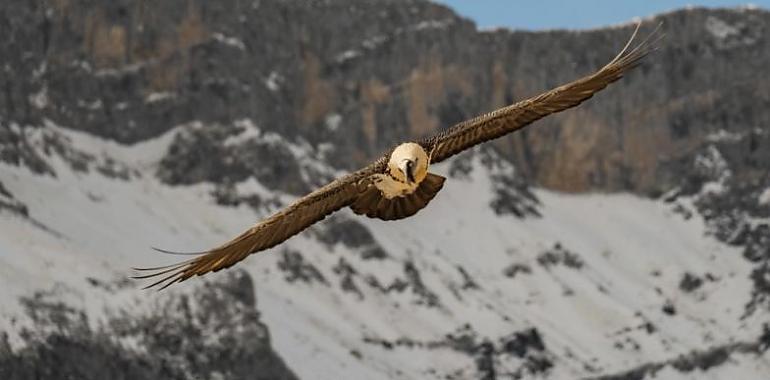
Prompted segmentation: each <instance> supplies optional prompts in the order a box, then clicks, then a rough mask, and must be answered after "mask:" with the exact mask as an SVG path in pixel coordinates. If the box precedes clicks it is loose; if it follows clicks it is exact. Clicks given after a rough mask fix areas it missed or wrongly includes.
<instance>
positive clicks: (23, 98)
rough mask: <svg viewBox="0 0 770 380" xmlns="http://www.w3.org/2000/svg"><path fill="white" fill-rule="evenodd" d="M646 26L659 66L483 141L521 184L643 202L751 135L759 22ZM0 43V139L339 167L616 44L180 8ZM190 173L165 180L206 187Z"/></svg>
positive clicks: (40, 18)
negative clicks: (16, 131)
mask: <svg viewBox="0 0 770 380" xmlns="http://www.w3.org/2000/svg"><path fill="white" fill-rule="evenodd" d="M661 21H662V22H663V23H664V29H665V32H666V39H665V41H664V42H663V44H662V46H661V50H660V51H659V52H658V53H657V54H655V55H654V56H652V57H650V59H649V60H648V62H647V63H646V64H645V65H643V66H642V67H641V68H640V69H638V70H637V71H636V72H634V73H632V74H631V75H629V77H628V78H625V79H624V80H623V81H622V82H621V83H619V84H616V85H614V86H613V87H612V88H610V89H609V90H607V91H606V92H605V93H602V94H600V95H599V96H597V97H596V99H593V100H591V101H590V102H589V103H588V104H586V105H585V106H582V107H580V108H578V109H576V110H572V111H570V112H568V113H565V114H564V115H560V116H556V117H551V118H548V119H547V120H544V121H541V122H539V123H538V125H537V127H536V128H531V129H529V130H527V131H526V132H524V133H520V134H518V135H516V136H514V137H509V138H505V139H502V140H501V141H500V142H499V143H498V145H499V147H501V148H502V150H503V151H504V152H506V155H508V157H510V158H511V159H512V160H513V161H514V162H515V163H517V164H518V167H519V168H520V170H521V171H522V173H523V174H524V175H526V176H528V177H529V178H532V179H534V180H535V182H536V183H538V184H540V185H543V186H545V187H548V188H552V189H558V190H566V191H585V190H609V191H615V190H631V191H635V192H641V193H659V192H663V191H667V190H670V189H671V188H672V187H674V186H675V185H676V183H675V182H676V181H675V179H674V178H672V177H676V176H677V175H678V173H671V172H669V171H667V170H666V169H667V168H668V167H669V166H670V164H671V163H672V162H676V161H677V160H681V159H683V158H687V157H692V155H693V154H694V153H693V152H694V150H696V149H697V148H698V146H699V145H702V144H703V143H704V142H705V141H706V139H707V137H708V136H711V135H714V134H719V133H735V134H741V135H750V134H751V133H753V132H752V131H753V130H754V129H755V128H758V127H761V126H763V125H767V123H768V121H769V120H768V119H770V116H768V111H767V110H768V109H769V107H768V106H770V90H768V89H769V88H770V83H768V80H769V79H768V78H766V77H765V76H762V75H756V73H758V72H762V70H763V67H764V66H765V64H766V63H767V60H768V58H767V57H765V56H763V54H764V53H763V52H765V51H768V49H770V31H769V30H766V29H767V28H765V25H767V24H768V22H770V13H768V12H765V11H761V10H748V9H747V10H741V11H736V10H722V11H708V10H702V9H696V10H688V11H679V12H674V13H670V14H666V15H662V16H659V17H656V18H655V19H654V20H647V21H646V24H645V27H644V28H643V30H642V35H644V34H645V33H646V32H649V30H650V28H652V27H654V26H655V25H657V23H659V22H661ZM0 28H2V29H0V31H1V32H2V34H3V35H4V36H8V37H7V38H4V40H3V42H2V43H0V54H2V57H3V58H2V59H3V60H4V61H5V62H4V64H3V65H2V66H3V77H2V84H1V85H2V87H3V90H2V91H0V116H1V117H2V120H3V123H2V124H3V125H4V128H7V126H8V125H9V124H10V123H16V124H18V125H21V126H31V127H32V126H35V125H40V124H41V122H42V120H44V119H50V120H52V121H54V122H56V123H57V124H60V125H65V126H68V127H70V128H76V129H79V130H83V131H88V132H90V133H93V134H96V135H98V136H103V137H107V138H110V139H114V140H116V141H120V142H128V143H132V142H137V141H141V140H144V139H147V138H150V137H154V136H158V135H160V134H161V133H163V132H165V131H167V130H169V129H170V128H171V127H173V126H175V125H178V124H183V123H185V122H189V121H192V120H198V121H202V122H205V123H222V124H230V123H232V122H233V121H236V120H240V119H245V118H248V119H252V120H254V122H255V123H256V124H257V125H258V126H260V127H262V128H264V129H268V130H270V131H274V132H277V133H279V134H281V135H283V136H286V137H287V138H289V139H293V140H296V139H303V140H306V141H308V142H309V143H310V144H312V145H313V146H315V147H319V146H328V145H329V144H333V146H334V149H333V151H331V152H329V157H330V159H331V160H332V161H333V162H334V163H335V164H336V165H337V166H340V167H344V168H347V169H351V168H354V167H356V166H358V165H360V164H362V163H364V162H366V160H369V159H371V158H373V157H375V156H376V155H377V154H379V153H380V152H381V151H383V150H384V149H386V148H387V147H389V146H390V145H391V144H393V143H396V142H399V141H402V140H403V139H406V138H416V137H420V136H423V135H426V134H429V133H431V132H434V131H436V130H438V129H441V128H446V127H449V126H450V125H452V124H453V123H455V122H457V121H460V120H462V119H465V118H468V117H472V116H474V115H477V114H479V113H482V112H484V111H489V110H492V109H494V108H495V107H499V106H502V105H504V104H508V103H510V102H512V101H514V100H516V99H520V98H523V97H526V96H530V95H533V94H536V93H538V92H539V91H543V90H546V89H549V88H552V87H554V86H556V85H559V84H561V83H564V82H567V81H571V80H573V79H575V78H577V77H579V76H581V75H584V74H587V73H590V72H592V71H593V70H596V69H597V68H598V67H600V66H602V65H603V64H605V63H606V62H607V61H608V60H609V59H610V58H611V57H613V56H614V54H615V53H617V52H618V50H619V49H620V47H621V46H622V45H623V43H624V42H625V41H626V39H627V38H628V37H629V36H630V32H631V30H632V26H630V25H628V26H623V27H615V28H608V29H600V30H591V31H580V32H568V31H552V32H539V33H532V32H511V31H507V30H495V31H478V30H477V29H476V28H475V27H474V25H473V24H472V23H470V22H469V21H467V20H464V19H462V18H459V17H458V16H456V15H455V14H453V13H452V12H451V11H450V10H448V9H447V8H445V7H443V6H440V5H437V4H432V3H428V2H424V1H407V2H391V1H315V2H312V3H311V4H309V5H308V4H307V3H306V2H304V1H253V2H243V1H219V2H206V1H181V0H180V1H170V2H164V3H163V4H159V3H155V2H144V1H111V2H103V1H84V0H83V1H75V0H73V1H48V2H32V3H20V2H6V3H5V4H3V5H1V6H0ZM324 144H326V145H324ZM757 151H758V150H757V147H754V148H753V149H747V150H745V151H744V152H743V153H742V154H743V157H742V158H741V159H742V160H753V161H758V157H756V155H757V153H756V152H757ZM191 154H200V153H193V152H189V153H188V154H187V155H186V156H175V159H187V160H188V161H191V162H196V161H195V159H194V157H193V156H191ZM9 156H11V155H10V154H9V153H6V154H5V159H6V160H10V159H13V158H12V157H10V158H9ZM197 165H199V166H200V167H194V168H188V169H190V172H191V173H192V174H190V176H191V177H189V178H179V177H174V178H168V180H170V181H172V182H180V181H181V182H194V181H199V180H201V179H205V178H207V177H211V176H212V175H214V174H213V173H209V174H201V171H204V172H205V171H207V170H208V171H213V170H215V169H213V168H211V167H208V168H207V167H206V166H205V165H206V164H204V163H198V164H197ZM279 186H280V185H279Z"/></svg>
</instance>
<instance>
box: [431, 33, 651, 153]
mask: <svg viewBox="0 0 770 380" xmlns="http://www.w3.org/2000/svg"><path fill="white" fill-rule="evenodd" d="M661 26H662V23H661V24H658V26H657V27H656V28H655V29H654V30H653V31H652V32H651V33H650V34H649V35H648V36H647V37H646V38H645V39H644V40H642V41H641V42H640V43H638V44H637V45H636V46H634V47H633V48H632V44H633V42H634V40H635V39H636V36H637V34H638V32H639V28H640V27H641V22H640V23H639V24H637V26H636V29H635V30H634V33H633V34H632V36H631V38H630V39H629V40H628V42H627V43H626V45H625V46H624V47H623V49H622V50H621V51H620V53H618V55H617V56H615V58H614V59H612V60H611V61H610V62H609V63H608V64H607V65H605V66H604V67H602V68H601V69H600V70H599V71H597V72H595V73H593V74H591V75H589V76H586V77H583V78H581V79H578V80H576V81H574V82H571V83H568V84H565V85H563V86H560V87H557V88H555V89H552V90H550V91H548V92H545V93H543V94H540V95H538V96H535V97H533V98H529V99H526V100H523V101H520V102H517V103H515V104H512V105H510V106H507V107H503V108H500V109H498V110H496V111H493V112H490V113H487V114H484V115H481V116H478V117H476V118H473V119H470V120H467V121H464V122H462V123H459V124H457V125H455V126H453V127H452V128H449V129H448V130H446V131H444V132H441V133H439V134H437V135H434V136H432V137H430V138H427V139H425V140H423V141H422V142H421V145H422V146H423V147H424V148H425V149H426V150H427V151H428V152H430V155H431V163H435V162H441V161H443V160H445V159H447V158H449V157H451V156H453V155H455V154H457V153H460V152H462V151H463V150H465V149H468V148H470V147H472V146H474V145H477V144H480V143H483V142H485V141H489V140H492V139H495V138H498V137H501V136H504V135H506V134H508V133H511V132H513V131H516V130H518V129H521V128H523V127H525V126H527V125H529V124H531V123H532V122H534V121H536V120H539V119H541V118H543V117H545V116H547V115H550V114H553V113H557V112H560V111H563V110H566V109H569V108H572V107H575V106H577V105H579V104H581V103H582V102H584V101H586V100H588V99H589V98H591V97H592V96H593V95H594V94H595V93H597V92H599V91H601V90H603V89H604V88H606V87H607V86H608V85H609V84H611V83H613V82H615V81H617V80H619V79H620V78H622V77H623V75H624V74H625V73H626V72H628V71H629V70H631V69H633V68H634V67H636V66H638V65H639V64H640V63H641V61H642V59H644V57H646V56H647V55H648V54H650V53H651V52H653V51H655V50H657V49H658V47H657V45H658V43H659V42H660V40H661V39H662V38H663V34H659V31H660V28H661Z"/></svg>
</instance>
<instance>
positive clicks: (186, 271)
mask: <svg viewBox="0 0 770 380" xmlns="http://www.w3.org/2000/svg"><path fill="white" fill-rule="evenodd" d="M382 162H384V161H383V159H380V160H379V161H377V162H375V163H374V164H372V165H369V166H368V167H366V168H364V169H361V170H359V171H357V172H355V173H352V174H349V175H347V176H345V177H342V178H340V179H337V180H335V181H334V182H332V183H330V184H328V185H326V186H324V187H322V188H320V189H318V190H316V191H313V192H312V193H310V194H308V195H306V196H305V197H303V198H300V199H299V200H297V201H296V202H294V203H292V204H291V205H289V206H288V207H286V208H284V209H283V210H281V211H279V212H277V213H275V214H274V215H273V216H271V217H269V218H267V219H265V220H263V221H261V222H259V223H257V224H256V225H254V226H253V227H251V228H249V229H248V230H246V231H244V232H243V233H242V234H240V235H238V236H237V237H235V238H234V239H232V240H230V241H228V242H227V243H224V244H222V245H221V246H219V247H216V248H214V249H211V250H209V251H207V252H202V253H200V254H199V256H198V257H195V258H194V259H192V260H188V261H185V262H181V263H178V264H174V265H170V266H166V267H158V268H135V269H136V270H138V271H146V272H149V273H148V274H144V275H140V276H135V277H134V278H136V279H144V278H158V280H157V281H156V282H154V283H152V284H150V285H149V286H147V288H150V287H154V286H160V289H164V288H166V287H168V286H170V285H172V284H174V283H177V282H182V281H184V280H187V279H188V278H190V277H193V276H199V275H202V274H205V273H208V272H216V271H218V270H221V269H225V268H228V267H230V266H232V265H233V264H235V263H237V262H239V261H241V260H243V259H244V258H246V256H248V255H250V254H252V253H256V252H259V251H263V250H266V249H268V248H271V247H274V246H276V245H278V244H280V243H281V242H283V241H284V240H286V239H288V238H290V237H292V236H294V235H296V234H297V233H299V232H300V231H302V230H304V229H306V228H308V227H310V225H312V224H313V223H316V222H318V221H320V220H322V219H324V218H325V217H326V216H327V215H329V214H331V213H333V212H335V211H337V210H339V209H341V208H343V207H345V206H348V205H350V204H352V203H353V202H354V201H355V199H356V198H357V196H358V194H359V193H360V191H361V190H363V188H365V187H366V186H367V184H368V183H367V182H366V181H367V178H368V177H369V175H370V174H372V173H374V172H375V171H377V170H381V168H380V167H381V166H383V165H382ZM159 251H161V252H167V253H174V252H168V251H163V250H159Z"/></svg>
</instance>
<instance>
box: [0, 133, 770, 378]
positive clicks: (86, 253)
mask: <svg viewBox="0 0 770 380" xmlns="http://www.w3.org/2000/svg"><path fill="white" fill-rule="evenodd" d="M239 125H241V126H248V128H244V129H243V130H240V131H239V132H237V133H238V134H236V135H234V136H230V137H226V138H223V139H222V143H227V144H256V143H265V144H275V145H279V146H281V147H283V148H284V149H286V150H287V151H289V152H291V154H292V157H294V159H295V161H294V162H295V163H296V164H297V165H298V167H300V168H301V171H303V172H304V171H305V170H308V171H309V170H313V171H315V172H318V173H325V174H326V175H329V176H331V175H334V174H335V171H334V170H332V169H331V168H329V167H328V166H325V165H323V164H320V162H322V161H320V160H314V158H315V157H316V155H317V152H315V151H313V150H312V149H311V148H309V147H307V146H302V145H297V144H293V143H291V142H288V141H286V140H283V139H282V138H281V137H280V136H278V135H275V134H271V133H269V132H265V131H261V130H260V129H259V128H258V127H257V126H254V125H253V124H252V123H250V122H248V121H242V122H240V123H239ZM201 128H206V126H203V125H199V124H190V125H182V126H179V127H176V128H174V129H172V130H171V131H170V132H168V133H167V134H164V135H163V136H161V137H159V138H157V139H152V140H148V141H145V142H142V143H138V144H135V145H120V144H117V143H114V142H110V141H105V140H103V139H100V138H96V137H93V136H91V135H88V134H86V133H82V132H74V131H72V130H69V129H66V128H62V127H59V126H56V125H53V124H50V123H49V124H47V125H45V126H43V127H41V128H37V129H34V130H30V129H27V130H24V131H23V132H21V134H20V136H21V137H20V138H21V139H22V140H24V141H26V144H27V146H28V147H29V151H30V152H34V153H35V154H36V155H37V156H38V157H40V158H41V162H44V163H45V164H46V167H48V168H49V170H50V171H51V174H43V175H38V174H35V173H34V172H32V171H31V170H30V169H29V168H26V167H23V166H13V165H8V164H3V165H2V166H1V167H0V178H2V184H3V193H4V198H3V199H4V204H7V205H9V206H7V207H6V208H5V209H4V210H3V213H2V218H0V223H2V228H1V229H0V231H2V234H1V235H0V253H1V255H0V261H2V262H1V263H0V264H1V265H0V268H2V272H0V273H1V274H2V279H3V285H4V286H3V287H2V290H1V292H2V300H3V310H2V326H3V331H4V333H3V338H2V343H0V355H1V356H0V358H2V359H0V360H2V364H3V365H2V366H1V367H0V368H3V370H4V371H9V372H8V373H9V374H10V377H5V376H4V378H27V377H26V375H28V374H31V373H42V374H45V373H46V372H45V371H48V370H50V371H54V368H55V367H54V366H56V365H58V361H59V360H65V358H69V357H70V356H74V357H76V356H77V355H78V354H77V353H75V352H71V350H74V349H76V348H77V349H78V350H80V351H85V352H89V353H94V352H99V354H100V355H102V357H99V360H100V361H101V360H108V361H111V360H114V358H116V357H117V358H120V359H121V360H119V361H118V362H117V363H116V364H114V365H110V368H99V371H101V372H97V373H98V374H105V373H111V374H114V373H121V372H123V373H124V375H123V378H132V377H134V378H138V377H143V376H145V377H152V376H147V375H149V374H153V375H154V376H155V377H162V375H164V374H168V375H169V376H170V377H174V378H176V377H179V378H184V377H185V376H193V377H194V376H201V375H202V376H203V377H207V378H215V377H216V376H219V377H216V378H240V377H242V376H243V374H244V373H251V372H243V371H245V368H249V366H251V368H252V369H254V370H256V371H261V370H262V369H261V368H262V367H261V364H262V362H261V360H264V362H266V363H267V364H265V366H266V367H267V368H269V369H270V370H271V371H274V372H271V374H273V373H276V374H281V375H282V376H283V375H285V376H286V377H290V376H291V375H290V373H293V374H294V375H296V376H297V377H298V378H303V379H304V378H314V379H318V378H324V379H336V378H367V379H378V378H382V379H386V378H412V379H422V378H457V379H465V378H494V375H493V374H496V375H497V377H498V378H507V377H513V378H531V377H535V378H553V379H559V378H583V377H585V378H592V377H598V376H601V375H606V374H616V373H623V372H624V371H628V370H635V371H637V372H634V373H638V375H629V377H627V378H644V375H649V376H655V374H657V376H662V377H663V378H698V379H703V378H715V379H720V378H725V377H727V376H728V374H735V375H737V376H739V378H761V376H762V374H766V373H768V371H770V364H768V362H767V354H763V352H764V350H765V349H766V347H767V345H768V344H769V343H770V342H769V341H768V339H770V332H768V330H767V326H766V325H764V327H763V323H764V322H766V321H767V313H766V312H764V311H761V312H754V313H747V309H746V306H747V304H749V303H750V302H751V300H752V289H753V286H752V281H751V280H750V276H751V272H752V270H753V265H752V263H751V262H750V261H747V260H746V259H745V258H744V257H743V256H742V255H741V251H740V249H738V248H736V247H732V246H729V245H727V244H724V243H722V242H720V241H718V239H716V238H715V237H714V236H710V235H709V234H708V231H709V224H708V223H707V222H706V221H705V220H704V218H703V217H702V216H701V215H700V214H699V213H698V211H697V210H698V209H697V206H696V205H695V203H696V200H697V197H689V196H684V197H680V198H677V199H676V200H673V201H671V200H669V201H668V202H666V201H664V200H657V201H655V200H649V199H643V198H640V197H637V196H634V195H629V194H615V195H612V194H593V195H567V194H561V193H556V192H552V191H547V190H543V189H535V190H530V189H529V188H528V187H527V186H526V185H525V184H523V183H521V182H520V181H517V179H516V174H515V170H514V169H513V167H512V166H511V165H510V164H508V163H507V161H505V160H503V159H501V158H500V157H499V156H498V155H497V154H496V153H495V152H494V151H493V150H489V149H477V150H475V151H473V152H471V153H469V154H464V155H461V156H460V157H459V158H457V159H455V160H453V161H451V162H449V163H447V164H442V165H439V166H438V168H437V170H438V172H439V173H441V174H443V175H447V176H449V177H450V181H449V182H448V183H447V186H446V188H445V189H444V190H443V191H442V192H441V193H440V195H439V196H438V197H437V199H435V200H434V202H432V203H431V205H430V207H428V208H427V209H425V210H423V211H421V212H420V213H419V214H418V215H416V216H415V217H414V218H410V219H408V220H403V221H400V222H382V221H376V220H368V219H363V218H360V217H354V216H353V215H352V213H350V212H347V211H345V212H342V213H340V214H339V215H335V216H334V217H333V218H332V219H330V220H327V221H325V222H324V223H321V224H320V225H318V226H316V227H313V228H311V229H310V230H308V231H306V232H305V233H303V234H301V235H299V236H298V237H295V238H293V239H291V240H290V241H289V242H288V243H287V244H285V245H282V246H280V247H278V248H275V249H272V250H271V251H269V252H266V253H264V254H260V255H256V256H253V257H251V258H249V259H248V260H246V261H245V262H244V263H243V264H241V265H239V266H238V267H237V268H236V269H233V270H228V271H223V272H220V273H216V274H213V275H210V276H206V278H196V279H194V280H191V281H188V282H186V283H183V284H180V285H179V286H174V287H173V288H171V289H169V290H168V291H164V292H160V293H157V292H152V291H141V290H139V287H140V285H141V283H138V282H136V281H132V280H128V279H127V276H128V275H130V274H131V271H130V269H129V268H130V267H132V266H142V265H156V264H157V265H162V264H166V263H169V262H173V261H174V260H177V259H178V258H177V257H168V256H164V255H160V254H158V253H155V252H153V251H151V250H149V249H148V247H149V246H151V245H156V246H162V247H167V248H173V249H179V250H189V249H200V248H202V247H208V246H212V245H215V244H217V243H220V242H222V241H224V240H226V239H228V238H230V237H231V236H232V235H234V234H236V233H238V232H240V231H241V230H242V229H243V228H245V227H246V226H249V225H250V224H251V223H253V222H254V221H255V220H257V219H259V218H261V217H264V216H265V215H267V213H269V212H270V211H271V210H274V209H276V208H277V207H280V205H282V204H285V203H286V202H288V201H289V200H290V199H291V198H292V197H291V196H290V195H287V194H285V193H281V192H276V191H270V190H267V189H266V188H265V187H264V186H262V185H261V184H260V183H259V182H258V181H256V180H254V179H253V178H250V179H247V180H244V181H242V182H238V183H235V184H233V186H232V188H231V189H230V191H229V192H228V193H227V195H226V196H223V195H222V193H221V191H219V190H217V187H215V186H213V185H212V184H210V183H202V184H196V185H184V186H169V185H166V184H164V183H163V182H162V181H160V180H159V179H158V178H157V176H156V170H157V168H158V167H159V161H160V160H161V159H162V158H163V157H164V156H165V154H166V152H167V150H168V149H169V146H170V145H171V142H172V141H174V140H175V139H180V138H184V137H183V136H185V135H189V134H194V133H196V131H197V130H199V129H201ZM236 130H237V128H236ZM54 147H58V148H54ZM46 152H48V153H46ZM73 157H74V159H73ZM107 162H109V167H111V168H112V170H111V171H107V170H104V169H100V168H103V167H105V165H107V164H106V163H107ZM699 162H700V161H699ZM115 173H123V174H120V175H116V174H115ZM14 205H15V206H14ZM758 222H759V221H758ZM255 300H256V301H255ZM209 313H211V314H213V316H212V315H209ZM268 329H269V337H270V338H269V339H268V337H267V336H268V335H267V334H268ZM188 340H189V341H188ZM251 342H260V343H261V344H260V345H256V347H257V348H254V347H253V346H252V343H251ZM51 350H56V351H57V352H51ZM241 350H245V351H241ZM263 353H268V354H269V355H264V354H263ZM223 355H224V356H225V357H226V358H227V359H226V360H225V361H224V362H220V358H221V357H222V356H223ZM253 355H257V356H259V357H260V359H259V360H260V366H257V365H256V364H255V363H254V362H252V361H253V360H254V358H253V357H252V356H253ZM267 358H270V359H269V360H268V359H267ZM49 360H50V362H49ZM94 360H96V359H94ZM100 361H96V362H94V363H91V364H89V365H87V366H86V365H82V366H79V365H75V364H69V365H66V366H65V367H66V368H67V370H68V371H72V372H71V374H72V375H73V376H74V377H76V378H84V377H86V376H87V372H81V371H85V370H86V369H89V368H92V367H95V368H98V367H99V366H100V365H101V364H100ZM223 363H228V364H229V365H227V366H225V365H223ZM282 363H285V366H284V365H283V364H282ZM287 367H288V369H287ZM116 371H117V372H116ZM239 371H241V372H239ZM50 374H52V375H54V374H56V372H50ZM239 374H240V375H239ZM675 375H676V376H675ZM88 376H89V377H90V376H91V374H89V375H88ZM249 376H251V375H249ZM274 376H278V375H271V376H266V377H264V378H274ZM634 376H637V377H634ZM94 378H95V377H94ZM617 378H623V377H617Z"/></svg>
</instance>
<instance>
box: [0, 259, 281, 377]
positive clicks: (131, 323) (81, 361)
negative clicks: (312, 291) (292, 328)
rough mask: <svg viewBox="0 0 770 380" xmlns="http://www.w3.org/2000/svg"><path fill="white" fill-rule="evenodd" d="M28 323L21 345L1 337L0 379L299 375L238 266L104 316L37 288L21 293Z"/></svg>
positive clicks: (249, 278)
mask: <svg viewBox="0 0 770 380" xmlns="http://www.w3.org/2000/svg"><path fill="white" fill-rule="evenodd" d="M21 302H22V304H23V305H24V306H25V309H26V310H27V312H26V313H27V316H28V317H29V318H30V319H31V321H32V322H33V323H32V326H31V327H26V328H24V329H23V330H22V331H21V333H20V336H21V337H22V338H23V341H24V342H23V345H22V348H17V349H11V347H10V345H9V344H8V337H7V335H4V334H3V335H0V378H2V379H5V380H14V379H33V378H42V379H53V378H57V379H58V378H73V379H201V378H206V379H210V378H225V379H243V378H249V379H264V380H267V379H271V380H272V379H287V380H288V379H296V376H294V374H293V373H292V372H291V371H290V370H289V369H288V368H287V367H286V365H285V364H284V363H283V361H282V360H281V358H280V357H278V355H276V353H275V352H274V351H273V350H272V348H271V345H270V336H269V332H268V329H267V327H266V326H265V325H264V324H263V323H262V322H261V321H260V320H259V312H258V311H257V309H256V299H255V295H254V284H253V283H252V281H251V277H249V275H248V274H246V273H245V272H243V271H235V272H232V273H230V274H229V276H228V277H226V278H225V279H224V280H221V281H220V282H208V283H207V284H206V285H205V286H201V287H198V288H197V289H196V290H195V291H194V292H193V293H192V294H189V295H182V294H175V295H169V296H168V297H164V299H163V300H159V301H158V302H157V305H156V306H157V307H156V308H154V309H153V310H148V311H143V312H137V311H135V310H130V309H124V310H119V311H116V312H115V313H111V314H112V315H111V316H110V317H108V318H107V319H106V320H105V321H101V322H98V323H97V321H90V320H89V319H88V317H87V316H86V314H85V313H84V312H83V311H82V310H79V309H77V308H75V307H73V306H70V305H67V304H66V303H64V302H62V301H59V300H58V299H57V297H56V296H55V295H54V294H48V293H45V292H38V293H36V294H35V295H33V296H31V297H26V298H23V299H21Z"/></svg>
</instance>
